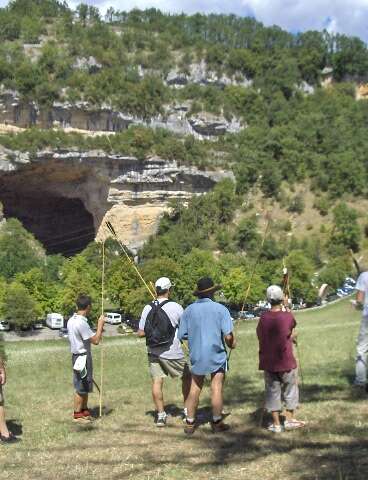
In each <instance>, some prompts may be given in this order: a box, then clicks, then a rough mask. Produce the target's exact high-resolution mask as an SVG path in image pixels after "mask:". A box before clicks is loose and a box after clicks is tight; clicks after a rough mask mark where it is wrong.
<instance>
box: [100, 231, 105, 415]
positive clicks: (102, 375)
mask: <svg viewBox="0 0 368 480" xmlns="http://www.w3.org/2000/svg"><path fill="white" fill-rule="evenodd" d="M104 313H105V240H103V242H102V279H101V315H104ZM104 353H105V352H104V345H103V340H102V338H101V359H100V369H101V378H100V418H101V417H102V400H103V386H104V385H103V381H104V357H105V355H104Z"/></svg>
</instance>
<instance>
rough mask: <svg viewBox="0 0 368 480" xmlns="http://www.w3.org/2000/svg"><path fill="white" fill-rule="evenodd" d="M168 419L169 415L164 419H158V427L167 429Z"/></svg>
mask: <svg viewBox="0 0 368 480" xmlns="http://www.w3.org/2000/svg"><path fill="white" fill-rule="evenodd" d="M166 419H167V415H165V416H164V417H157V420H156V427H166Z"/></svg>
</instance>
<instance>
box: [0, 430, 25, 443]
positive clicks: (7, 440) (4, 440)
mask: <svg viewBox="0 0 368 480" xmlns="http://www.w3.org/2000/svg"><path fill="white" fill-rule="evenodd" d="M0 442H2V443H16V442H20V438H17V437H16V436H15V435H13V434H12V433H11V432H9V436H8V437H5V435H0Z"/></svg>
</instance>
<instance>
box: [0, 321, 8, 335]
mask: <svg viewBox="0 0 368 480" xmlns="http://www.w3.org/2000/svg"><path fill="white" fill-rule="evenodd" d="M9 330H10V325H9V322H6V321H5V320H1V321H0V332H9Z"/></svg>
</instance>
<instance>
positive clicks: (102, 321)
mask: <svg viewBox="0 0 368 480" xmlns="http://www.w3.org/2000/svg"><path fill="white" fill-rule="evenodd" d="M105 321H106V317H105V315H101V316H100V318H99V319H98V322H97V328H99V329H100V330H102V329H103V327H104V325H105Z"/></svg>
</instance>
